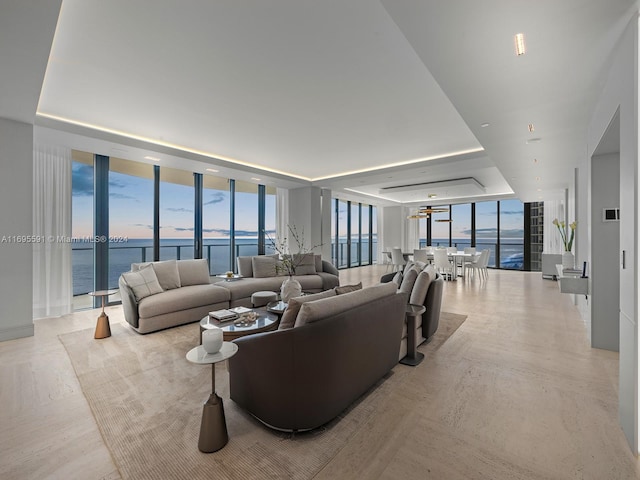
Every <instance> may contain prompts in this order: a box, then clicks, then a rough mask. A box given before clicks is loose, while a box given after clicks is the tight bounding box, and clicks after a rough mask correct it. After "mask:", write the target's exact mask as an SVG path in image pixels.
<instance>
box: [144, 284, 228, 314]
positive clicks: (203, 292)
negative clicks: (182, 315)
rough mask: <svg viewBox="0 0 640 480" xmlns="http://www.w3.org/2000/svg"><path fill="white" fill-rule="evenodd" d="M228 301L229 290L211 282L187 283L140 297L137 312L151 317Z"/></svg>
mask: <svg viewBox="0 0 640 480" xmlns="http://www.w3.org/2000/svg"><path fill="white" fill-rule="evenodd" d="M228 301H229V291H228V290H226V289H224V288H220V287H219V286H217V285H215V284H213V283H210V284H207V285H189V286H187V287H181V288H177V289H174V290H167V291H166V292H162V293H159V294H157V295H153V296H151V297H147V298H144V299H142V301H141V302H140V304H139V305H138V312H139V314H140V317H141V318H151V317H155V316H158V315H164V314H167V313H172V312H180V311H182V310H189V309H192V308H196V307H202V306H205V305H215V304H217V303H221V302H228Z"/></svg>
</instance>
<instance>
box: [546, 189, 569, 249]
mask: <svg viewBox="0 0 640 480" xmlns="http://www.w3.org/2000/svg"><path fill="white" fill-rule="evenodd" d="M556 218H557V219H558V220H560V221H562V220H566V219H565V217H564V205H563V204H562V202H560V201H558V200H549V201H546V202H544V238H543V249H542V252H543V253H562V252H563V251H564V247H563V245H562V238H561V237H560V232H558V227H556V226H555V225H554V224H553V220H554V219H556Z"/></svg>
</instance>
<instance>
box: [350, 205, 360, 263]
mask: <svg viewBox="0 0 640 480" xmlns="http://www.w3.org/2000/svg"><path fill="white" fill-rule="evenodd" d="M350 218H351V222H350V223H351V231H350V232H349V236H350V238H351V242H350V245H351V247H350V248H351V250H350V253H351V255H350V257H349V258H350V263H349V265H350V266H351V267H357V266H358V265H360V204H359V203H356V202H351V211H350Z"/></svg>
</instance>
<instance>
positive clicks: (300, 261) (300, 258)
mask: <svg viewBox="0 0 640 480" xmlns="http://www.w3.org/2000/svg"><path fill="white" fill-rule="evenodd" d="M293 260H294V262H295V263H296V264H297V266H296V275H315V274H316V260H315V256H314V255H313V253H305V254H302V255H301V254H299V253H296V254H295V255H294V256H293Z"/></svg>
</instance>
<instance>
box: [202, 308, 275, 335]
mask: <svg viewBox="0 0 640 480" xmlns="http://www.w3.org/2000/svg"><path fill="white" fill-rule="evenodd" d="M253 311H254V312H256V313H257V314H258V318H257V319H256V320H255V321H254V322H252V323H251V324H249V325H239V324H238V323H239V322H238V320H239V318H237V319H235V320H227V321H225V322H219V323H217V322H214V321H212V320H211V319H210V318H209V315H207V316H206V317H204V318H203V319H202V320H200V343H202V332H203V331H205V330H206V329H207V328H212V327H218V328H221V329H222V338H223V339H224V341H225V342H230V341H232V340H235V339H236V338H240V337H244V336H245V335H252V334H254V333H261V332H270V331H271V330H276V329H277V328H278V324H279V323H280V317H281V315H277V314H276V313H272V312H269V311H267V310H266V309H264V308H254V309H253Z"/></svg>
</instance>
